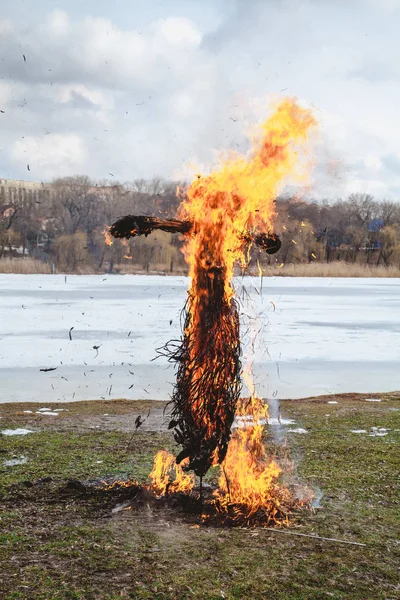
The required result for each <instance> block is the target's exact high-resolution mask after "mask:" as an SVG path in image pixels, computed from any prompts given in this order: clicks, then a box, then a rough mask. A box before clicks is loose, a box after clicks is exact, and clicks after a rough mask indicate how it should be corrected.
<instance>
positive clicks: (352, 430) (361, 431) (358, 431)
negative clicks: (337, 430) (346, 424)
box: [350, 429, 367, 433]
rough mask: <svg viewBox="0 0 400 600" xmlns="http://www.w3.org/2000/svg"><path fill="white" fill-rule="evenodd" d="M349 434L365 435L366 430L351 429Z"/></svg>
mask: <svg viewBox="0 0 400 600" xmlns="http://www.w3.org/2000/svg"><path fill="white" fill-rule="evenodd" d="M350 431H351V433H367V430H366V429H351V430H350Z"/></svg>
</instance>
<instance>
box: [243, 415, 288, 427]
mask: <svg viewBox="0 0 400 600" xmlns="http://www.w3.org/2000/svg"><path fill="white" fill-rule="evenodd" d="M255 424H256V425H272V426H274V427H278V426H281V425H296V421H294V419H277V418H275V417H271V418H269V419H268V420H267V419H259V420H258V421H257V422H256V423H254V421H253V417H252V416H251V415H243V416H237V417H235V420H234V422H233V425H232V427H233V428H235V427H240V428H242V427H253V426H254V425H255Z"/></svg>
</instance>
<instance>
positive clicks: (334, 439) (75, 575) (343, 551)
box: [0, 395, 400, 600]
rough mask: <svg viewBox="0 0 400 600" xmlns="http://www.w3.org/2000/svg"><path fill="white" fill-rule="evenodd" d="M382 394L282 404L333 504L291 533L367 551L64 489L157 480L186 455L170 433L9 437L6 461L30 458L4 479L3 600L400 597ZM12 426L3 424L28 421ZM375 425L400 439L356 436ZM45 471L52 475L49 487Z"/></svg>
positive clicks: (395, 404) (295, 440) (296, 449)
mask: <svg viewBox="0 0 400 600" xmlns="http://www.w3.org/2000/svg"><path fill="white" fill-rule="evenodd" d="M382 398H384V401H383V402H381V403H376V404H373V403H366V402H365V401H363V400H362V398H361V399H360V398H358V397H357V396H355V395H353V396H350V395H349V396H347V397H346V396H345V397H338V398H336V399H337V400H338V404H337V405H328V404H327V398H325V399H324V398H321V399H316V400H312V401H309V400H308V401H286V402H282V413H283V414H284V416H288V417H292V418H294V419H295V420H296V422H297V424H298V426H301V427H304V428H305V429H307V430H308V431H309V433H308V434H307V435H301V434H297V435H296V434H287V445H288V449H289V452H290V456H291V458H292V459H293V460H294V461H295V463H296V465H297V466H296V471H297V477H298V478H300V480H301V481H302V482H303V483H305V484H307V485H309V486H311V487H313V489H315V490H321V491H322V492H323V494H324V495H323V498H322V501H321V504H322V507H321V508H319V509H316V510H315V511H313V512H309V511H305V512H302V513H300V514H298V515H297V516H296V519H295V521H294V523H293V527H292V528H291V529H289V530H288V531H289V532H290V531H292V532H299V533H305V534H310V535H312V534H317V535H319V536H325V537H330V538H337V539H341V540H349V541H355V542H360V543H364V544H366V545H365V546H350V545H342V544H337V543H334V542H324V541H322V540H316V539H310V538H307V537H296V536H292V535H284V534H281V533H278V532H277V533H275V532H273V531H270V530H262V529H252V530H249V529H236V530H235V529H223V528H221V529H214V528H210V527H201V528H197V527H194V526H193V524H191V523H190V521H188V520H187V519H186V520H185V519H183V518H182V515H180V514H178V513H177V512H175V511H173V510H172V509H168V510H166V509H165V510H164V509H158V508H155V507H151V506H146V505H145V506H143V507H142V508H141V509H140V510H138V509H136V510H126V511H124V510H123V511H121V512H118V513H116V514H111V508H112V507H113V506H115V504H116V503H117V499H115V498H112V497H111V498H103V497H91V496H90V497H85V496H84V495H79V494H73V493H69V494H68V493H64V492H63V490H65V482H66V480H68V479H70V478H73V479H79V480H86V479H91V478H101V477H106V476H110V477H114V476H115V477H128V476H131V477H134V478H136V479H138V480H140V481H145V479H146V476H147V474H148V472H149V471H150V468H151V465H152V459H153V455H154V453H155V452H156V451H157V450H158V449H160V448H163V447H167V446H168V447H170V448H173V447H174V445H173V442H172V440H171V436H170V434H168V433H162V434H161V433H151V432H149V433H146V432H140V430H139V431H138V432H137V433H136V434H135V436H134V437H133V438H132V435H131V434H127V433H123V432H120V431H99V430H96V431H93V432H82V433H79V434H78V433H75V432H74V430H73V428H70V430H64V431H57V425H54V426H53V425H52V426H51V428H50V427H49V428H48V429H42V431H40V432H38V433H35V434H31V435H28V436H23V437H17V436H16V437H9V438H5V437H2V438H1V439H0V443H1V446H0V448H1V450H2V452H1V454H0V460H1V462H2V459H3V458H4V459H8V458H11V457H12V456H13V455H20V454H24V455H25V456H27V457H28V458H29V460H28V463H26V464H25V465H19V466H15V467H10V468H4V467H3V468H2V470H1V473H0V482H1V483H0V494H1V496H0V498H1V504H2V506H1V507H0V510H1V512H0V516H1V519H0V561H1V566H0V589H2V590H3V592H2V593H3V596H2V597H4V598H5V599H6V600H11V599H18V600H20V599H27V600H28V599H29V600H30V599H31V598H32V599H43V600H66V599H77V600H90V599H92V598H93V600H95V599H98V598H101V599H104V600H114V599H115V600H116V599H117V598H134V599H139V600H140V599H153V598H155V599H160V600H161V599H170V600H172V599H177V600H180V599H186V598H187V599H193V598H195V599H198V600H200V599H210V600H211V599H217V598H228V599H232V600H233V599H246V600H247V599H253V598H254V599H256V600H257V599H264V598H268V599H282V600H295V599H296V600H303V599H304V600H314V599H315V600H317V599H318V600H319V599H323V598H333V599H337V600H342V599H343V600H347V599H355V600H369V599H372V598H374V599H379V600H381V599H382V600H383V599H385V600H391V599H395V598H399V597H400V589H399V587H398V581H399V577H398V575H399V573H398V565H399V562H400V561H399V552H398V548H399V546H398V534H399V517H398V515H399V497H398V488H397V487H396V484H398V472H399V460H398V455H399V452H398V448H399V444H398V441H399V431H395V430H396V429H397V430H400V411H399V410H398V409H399V408H400V407H399V396H390V395H385V396H382ZM125 409H126V406H125V408H124V410H125ZM85 410H86V411H87V412H88V411H89V412H90V410H89V408H87V407H86V408H85ZM93 410H98V407H96V409H95V408H94V409H93ZM327 415H329V416H327ZM7 418H8V417H6V418H5V419H3V421H4V422H3V421H2V425H1V427H2V428H3V427H4V428H5V427H7V426H9V425H10V424H11V423H12V422H14V421H12V419H11V420H9V421H7V420H6V419H7ZM60 423H61V421H60ZM18 426H21V422H18ZM372 427H385V428H388V429H390V430H391V431H389V432H388V435H387V436H385V437H369V436H367V435H361V434H360V435H358V434H354V433H351V429H367V430H368V431H369V430H370V428H372ZM131 438H132V439H131ZM129 441H131V444H130V449H128V443H129ZM267 441H271V433H268V435H267ZM97 461H103V462H102V463H98V462H97ZM43 477H51V478H52V481H51V482H48V483H42V484H35V482H36V481H37V480H38V479H40V478H43ZM26 481H29V482H32V483H33V484H34V485H33V486H31V487H28V486H27V485H26V484H24V483H23V482H26Z"/></svg>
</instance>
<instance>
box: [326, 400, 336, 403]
mask: <svg viewBox="0 0 400 600" xmlns="http://www.w3.org/2000/svg"><path fill="white" fill-rule="evenodd" d="M328 404H338V403H337V402H336V400H328Z"/></svg>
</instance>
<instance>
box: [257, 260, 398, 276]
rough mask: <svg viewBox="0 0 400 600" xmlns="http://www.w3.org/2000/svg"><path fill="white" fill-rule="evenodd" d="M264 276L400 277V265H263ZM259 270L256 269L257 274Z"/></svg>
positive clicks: (340, 262) (334, 263)
mask: <svg viewBox="0 0 400 600" xmlns="http://www.w3.org/2000/svg"><path fill="white" fill-rule="evenodd" d="M262 270H263V274H264V276H279V277H400V267H398V266H395V265H391V266H389V267H385V266H383V265H379V266H376V265H362V264H353V263H346V262H343V261H335V262H329V263H320V262H313V263H304V264H303V263H300V264H287V265H283V266H280V265H278V264H277V265H276V266H269V267H263V269H262ZM257 274H258V271H255V275H257Z"/></svg>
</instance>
